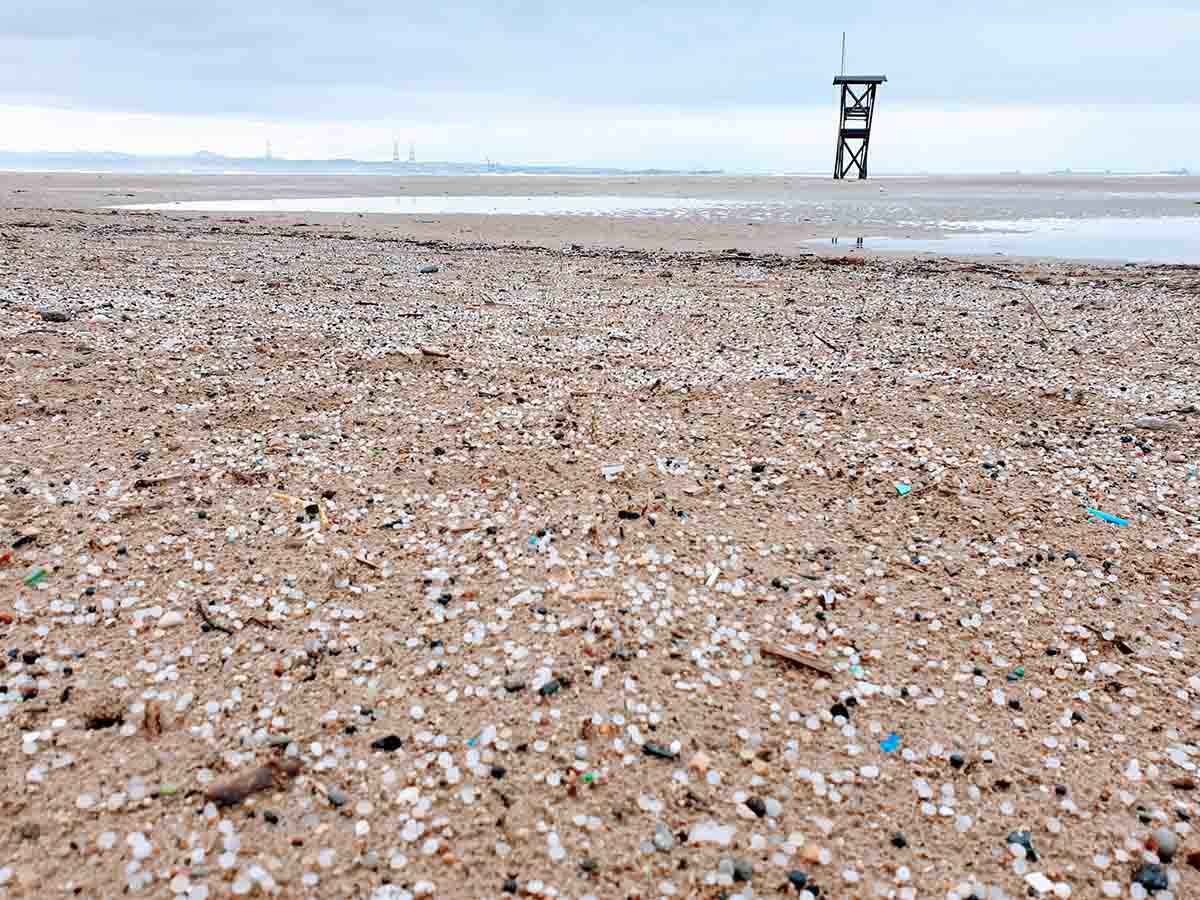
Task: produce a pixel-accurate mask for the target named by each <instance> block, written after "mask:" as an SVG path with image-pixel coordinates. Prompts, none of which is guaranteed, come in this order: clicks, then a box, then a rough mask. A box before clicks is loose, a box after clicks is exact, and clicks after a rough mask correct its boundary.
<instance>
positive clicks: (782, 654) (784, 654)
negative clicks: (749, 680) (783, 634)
mask: <svg viewBox="0 0 1200 900" xmlns="http://www.w3.org/2000/svg"><path fill="white" fill-rule="evenodd" d="M760 649H761V652H762V654H763V655H764V656H772V657H774V658H775V659H782V660H784V661H786V662H790V663H791V664H792V665H794V666H800V667H801V668H804V669H811V670H812V671H814V672H819V673H820V674H822V675H824V676H825V677H826V678H836V677H837V670H836V669H834V668H833V666H830V665H828V664H827V663H826V662H825V661H824V660H822V659H819V658H817V657H815V656H811V655H810V654H808V653H797V652H796V651H794V650H785V649H784V648H783V647H779V646H776V645H774V644H763V645H762V647H761V648H760Z"/></svg>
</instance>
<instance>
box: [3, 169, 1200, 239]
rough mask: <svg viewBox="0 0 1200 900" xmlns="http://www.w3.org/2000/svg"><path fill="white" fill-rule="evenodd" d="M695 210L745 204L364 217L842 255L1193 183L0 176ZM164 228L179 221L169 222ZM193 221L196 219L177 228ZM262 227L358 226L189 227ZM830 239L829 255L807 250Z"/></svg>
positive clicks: (26, 204)
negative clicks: (637, 213) (646, 212)
mask: <svg viewBox="0 0 1200 900" xmlns="http://www.w3.org/2000/svg"><path fill="white" fill-rule="evenodd" d="M406 195H407V196H412V195H421V196H429V195H432V196H438V195H443V196H507V197H515V196H516V197H519V196H534V197H538V196H562V195H599V196H623V195H636V196H649V197H701V198H710V199H712V200H714V201H715V202H718V203H745V204H748V205H749V208H748V209H742V208H738V209H736V210H735V211H732V212H730V213H728V214H719V213H714V214H712V215H709V216H708V217H705V216H704V215H700V214H687V215H681V216H675V215H670V216H655V217H629V216H622V217H591V216H478V215H476V216H457V215H456V216H371V217H370V218H369V219H367V220H366V223H365V224H366V225H367V227H370V228H377V229H382V230H386V231H387V232H388V233H392V234H398V235H404V236H408V237H413V238H417V239H423V240H442V239H448V240H458V241H462V240H466V241H478V242H484V243H491V244H507V243H526V244H532V245H537V246H543V247H562V246H563V245H564V244H570V243H581V244H585V245H588V246H606V247H626V248H636V249H659V248H662V249H690V250H723V249H727V248H730V247H738V248H744V249H749V250H754V251H756V252H782V253H798V252H811V251H813V250H816V251H817V252H835V253H840V252H844V250H845V249H846V245H847V244H850V245H853V243H854V240H855V238H856V237H860V236H885V237H930V236H933V237H936V236H938V235H941V234H943V233H944V229H942V228H940V227H939V225H940V224H941V223H961V222H969V221H976V220H980V219H985V220H994V219H1000V220H1010V221H1020V220H1028V219H1044V218H1084V217H1087V218H1094V217H1120V218H1135V217H1157V216H1193V217H1194V216H1196V215H1197V213H1198V212H1200V177H1112V178H1099V177H1089V176H1069V177H1067V176H1057V177H1056V176H1041V177H1032V176H989V177H938V178H876V179H871V180H869V181H866V182H859V181H845V182H840V183H839V182H834V181H833V180H832V179H829V178H811V177H807V178H801V177H782V176H781V177H770V178H766V177H721V176H716V177H643V176H637V177H627V178H608V177H601V178H563V177H518V176H477V177H467V178H440V177H419V178H412V177H409V178H405V177H402V176H398V177H395V178H381V177H374V176H362V177H358V176H355V177H347V176H336V177H319V176H303V177H299V176H296V177H264V176H258V175H228V176H210V175H205V176H185V175H181V176H161V175H147V176H135V175H112V174H103V175H99V174H94V175H89V174H80V175H63V174H20V173H10V174H0V202H2V203H3V204H4V205H6V206H10V207H13V208H26V209H34V210H35V209H42V208H47V207H51V208H57V209H88V210H96V209H100V208H104V207H108V206H115V205H129V204H145V203H172V202H178V201H196V200H238V199H243V200H256V199H257V200H265V199H270V198H300V197H347V196H350V197H390V196H406ZM166 215H168V216H171V217H178V216H180V215H184V214H182V213H166ZM187 215H196V214H187ZM199 215H207V216H208V217H209V218H214V219H220V218H230V217H236V218H245V219H250V220H253V221H255V222H263V223H272V224H285V223H287V224H296V223H299V222H308V223H317V224H321V225H345V226H354V227H360V226H362V225H363V224H364V220H363V219H362V218H361V217H360V216H358V215H356V214H342V215H334V214H324V215H321V214H316V213H305V214H287V215H270V214H263V213H255V212H246V213H237V214H213V213H210V214H203V213H201V214H199ZM834 236H838V237H839V246H838V247H836V248H826V247H824V246H823V245H822V244H821V243H810V242H811V241H813V240H814V239H824V240H829V239H830V238H832V237H834Z"/></svg>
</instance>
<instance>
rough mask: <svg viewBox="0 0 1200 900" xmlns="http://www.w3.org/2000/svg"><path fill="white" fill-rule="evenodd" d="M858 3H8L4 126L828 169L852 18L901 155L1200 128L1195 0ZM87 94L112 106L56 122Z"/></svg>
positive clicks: (855, 58)
mask: <svg viewBox="0 0 1200 900" xmlns="http://www.w3.org/2000/svg"><path fill="white" fill-rule="evenodd" d="M853 15H854V18H853V19H852V20H851V21H850V22H849V24H847V22H846V21H845V20H846V16H847V12H846V9H845V8H843V7H836V8H832V7H828V6H827V5H826V4H816V3H810V4H804V5H798V4H796V3H794V2H783V0H761V2H758V3H753V4H744V5H735V4H730V3H727V2H721V3H716V2H713V0H696V2H691V3H683V2H682V0H663V2H656V3H654V4H640V5H633V4H595V3H589V4H582V3H579V2H574V0H562V2H559V3H556V4H543V3H529V2H519V0H510V2H503V0H499V2H498V0H488V2H483V0H472V2H463V0H446V2H441V3H437V4H411V3H410V4H400V3H388V2H381V0H341V2H339V3H336V4H335V3H329V2H327V0H255V2H249V3H248V2H245V0H207V2H204V3H199V2H196V0H182V2H180V0H176V2H169V3H163V2H162V0H153V2H152V0H104V2H98V0H40V2H38V3H5V4H0V104H8V105H9V106H10V107H16V106H20V107H22V108H24V109H38V110H41V111H42V113H41V116H42V118H41V120H40V121H41V122H42V125H38V124H37V122H34V123H32V124H30V123H29V122H28V117H27V116H26V117H24V118H22V119H21V121H24V122H26V125H25V126H24V127H22V128H14V127H12V121H9V122H7V123H6V125H5V129H4V132H3V134H4V136H3V137H2V138H0V141H2V142H3V143H4V144H5V145H7V146H8V147H10V148H18V147H24V148H28V147H32V146H39V145H40V146H47V145H46V144H42V143H41V142H42V141H43V140H45V141H53V144H54V146H74V145H75V144H73V143H66V144H64V143H63V141H68V142H70V141H75V142H76V143H77V142H78V141H79V138H78V137H76V135H79V134H86V135H87V136H88V141H89V142H93V143H94V141H96V140H98V139H99V136H101V135H107V134H112V135H113V139H114V141H115V142H114V143H112V144H109V145H108V146H110V147H113V148H116V149H126V150H145V149H149V148H152V147H158V148H161V147H164V146H167V145H171V146H175V145H177V144H180V143H182V142H184V141H188V142H191V143H190V144H189V146H188V148H186V149H192V148H195V147H197V146H207V147H209V148H210V149H214V150H219V151H224V152H234V151H235V150H236V149H238V148H243V149H244V148H248V147H249V145H251V144H252V145H253V147H254V152H257V151H258V149H259V148H261V146H262V140H264V139H265V138H264V137H263V135H264V134H265V133H266V132H269V131H274V132H275V133H276V134H278V135H279V136H280V139H278V140H277V145H280V146H293V147H296V148H301V147H303V148H311V151H306V152H312V153H313V154H317V151H318V149H319V148H322V147H324V148H331V149H332V148H338V149H340V150H341V151H342V152H346V153H354V154H356V155H369V154H368V153H367V151H365V150H364V148H365V147H367V146H372V147H380V146H382V147H384V148H386V147H388V146H390V137H391V135H392V134H398V135H399V136H400V137H401V138H405V137H407V136H409V135H411V136H413V137H414V139H416V140H418V142H419V143H420V144H422V145H423V146H424V147H427V148H429V153H430V154H436V155H446V156H452V158H471V155H470V154H472V153H475V154H477V155H482V154H483V153H490V154H491V155H493V156H503V157H504V158H509V159H521V160H524V161H532V160H550V159H553V160H555V161H571V162H581V163H582V162H596V163H602V162H613V163H616V162H626V163H628V164H633V165H658V164H668V163H667V160H673V161H675V162H674V163H673V164H682V163H683V160H685V159H686V160H688V161H690V162H693V163H700V162H707V163H714V164H715V159H714V157H715V156H716V155H717V148H720V154H724V155H722V156H721V159H722V160H724V161H723V162H722V163H720V164H722V165H724V166H751V165H753V166H754V167H758V168H773V167H777V166H781V165H783V166H787V161H788V160H793V161H795V163H794V165H793V166H788V167H805V166H808V165H816V163H817V161H818V160H820V168H819V170H821V171H823V170H824V168H825V167H826V166H825V159H824V157H825V156H827V155H828V153H829V151H828V150H827V149H824V148H825V145H826V144H831V143H832V139H831V137H830V133H831V131H832V117H833V111H832V108H833V103H834V100H833V93H832V90H831V87H830V80H831V76H832V75H833V74H834V73H835V71H836V70H837V67H838V64H839V59H838V57H839V52H840V41H841V32H842V29H843V28H846V29H847V30H848V32H849V59H848V67H849V69H850V70H851V71H855V70H868V71H869V72H882V73H886V74H887V75H888V77H889V83H888V84H887V85H885V86H884V88H883V90H882V92H881V96H880V102H881V104H882V105H881V111H882V115H881V118H880V120H879V128H880V129H881V130H880V133H879V137H878V140H877V143H876V150H875V151H874V155H875V160H876V161H875V165H876V167H877V170H878V166H880V165H885V164H887V163H886V161H887V160H889V159H890V160H891V161H892V162H891V164H892V165H894V167H896V168H904V167H909V166H910V165H918V166H920V164H921V160H923V159H932V160H941V161H942V162H941V163H940V165H943V166H945V165H951V164H955V166H954V167H956V168H958V167H962V166H966V167H975V168H984V167H986V166H985V161H986V162H989V163H990V162H992V161H995V160H997V159H998V158H999V157H1001V156H1003V157H1004V158H1005V159H1010V160H1013V162H1011V163H1010V164H1007V165H1004V166H1003V167H1004V168H1012V167H1016V166H1026V165H1028V166H1030V167H1033V166H1036V165H1039V164H1041V163H1040V162H1039V161H1043V162H1044V161H1045V160H1048V159H1049V158H1051V157H1053V158H1054V159H1055V160H1061V159H1063V157H1064V155H1066V158H1068V159H1069V160H1078V159H1079V158H1080V156H1087V157H1088V158H1089V159H1090V158H1093V157H1106V158H1108V159H1110V160H1111V165H1113V166H1114V167H1117V166H1133V165H1142V164H1150V163H1149V161H1150V160H1151V159H1155V160H1156V159H1158V154H1160V153H1164V152H1167V151H1170V152H1174V153H1182V152H1184V150H1185V149H1187V148H1189V147H1194V146H1195V142H1194V140H1192V141H1191V142H1190V143H1189V142H1187V141H1185V140H1184V139H1183V135H1185V134H1194V127H1193V126H1191V125H1189V124H1188V123H1189V121H1195V120H1196V118H1197V116H1196V113H1197V112H1198V111H1200V79H1197V78H1195V77H1194V75H1193V72H1192V69H1193V62H1194V60H1195V59H1197V58H1200V9H1197V8H1195V3H1194V2H1189V3H1186V4H1185V3H1171V2H1166V0H1157V2H1154V5H1152V6H1144V7H1140V8H1113V9H1105V10H1098V8H1097V7H1096V5H1095V3H1085V2H1076V0H1048V2H1042V3H1035V2H1032V0H1009V2H1005V3H1003V4H998V3H994V2H982V0H980V2H964V3H955V4H945V3H940V2H939V3H935V2H933V0H909V2H906V3H902V4H901V3H895V2H884V0H863V2H862V3H859V4H858V5H856V6H855V7H854V8H853ZM1096 110H1103V112H1100V113H1097V112H1096ZM1166 110H1174V111H1175V113H1173V114H1178V120H1177V121H1176V123H1175V129H1176V130H1175V131H1174V132H1172V131H1171V129H1170V127H1169V123H1168V118H1169V114H1168V113H1167V112H1165V111H1166ZM68 112H72V113H73V114H74V115H75V118H74V119H71V117H70V116H67V115H65V114H66V113H68ZM11 115H12V114H11V113H10V116H11ZM80 116H83V117H85V118H86V119H87V121H88V122H89V123H90V127H89V128H87V129H83V130H80V129H78V128H74V129H67V128H65V127H64V128H62V129H60V130H59V131H57V132H54V131H53V129H50V128H49V127H48V126H47V123H50V122H61V123H65V122H67V121H68V120H71V121H75V122H81V121H83V120H84V119H82V118H80ZM139 116H149V117H150V118H138V117H139ZM35 118H36V117H35ZM201 123H204V125H203V127H201ZM1034 123H1040V124H1038V126H1037V128H1034V127H1033V125H1034ZM705 128H707V129H710V130H708V131H705V130H704V129H705ZM1069 128H1076V129H1083V130H1084V132H1085V133H1086V134H1087V135H1088V140H1089V141H1095V142H1097V143H1096V144H1095V145H1094V146H1093V145H1091V144H1088V145H1084V144H1083V143H1082V142H1081V141H1080V140H1075V141H1070V140H1069V137H1068V132H1067V129H1069ZM914 129H919V130H914ZM317 132H319V134H318V133H317ZM39 134H40V135H43V137H39V138H37V139H36V140H35V136H36V135H39ZM1129 134H1138V135H1153V137H1154V139H1156V140H1158V139H1163V140H1165V141H1166V146H1165V147H1151V146H1148V145H1138V146H1131V145H1130V141H1129V140H1128V137H1127V136H1128V135H1129ZM583 135H586V136H587V138H586V139H582V138H581V136H583ZM1016 136H1020V138H1021V140H1022V141H1026V142H1028V144H1027V145H1026V144H1018V143H1017V140H1016ZM1060 144H1063V145H1064V146H1061V147H1060V146H1059V145H1060ZM810 145H811V147H810ZM818 148H822V149H820V151H819V152H818ZM910 148H911V149H910ZM950 148H954V154H956V155H953V156H951V153H950ZM176 149H179V150H183V149H185V148H184V147H181V146H180V147H177V148H176ZM1193 152H1194V151H1193ZM294 155H300V154H299V153H298V152H297V153H295V154H294ZM318 155H325V154H318ZM1135 160H1137V161H1139V162H1135ZM1193 162H1195V161H1194V160H1193ZM1054 164H1058V163H1057V162H1056V163H1054ZM1063 164H1068V165H1077V166H1082V165H1083V163H1082V162H1065V163H1063ZM1171 164H1173V165H1180V164H1186V161H1183V162H1180V161H1179V160H1175V161H1173V162H1172V163H1171ZM926 167H927V168H933V167H935V165H934V164H932V163H931V164H929V165H928V166H926Z"/></svg>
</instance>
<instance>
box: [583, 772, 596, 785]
mask: <svg viewBox="0 0 1200 900" xmlns="http://www.w3.org/2000/svg"><path fill="white" fill-rule="evenodd" d="M583 780H584V781H586V782H587V783H588V784H591V783H592V782H593V781H595V780H596V776H595V775H594V774H593V773H591V772H584V773H583Z"/></svg>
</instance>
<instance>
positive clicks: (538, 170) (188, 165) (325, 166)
mask: <svg viewBox="0 0 1200 900" xmlns="http://www.w3.org/2000/svg"><path fill="white" fill-rule="evenodd" d="M0 169H10V170H17V171H40V172H114V173H115V172H122V173H127V174H136V173H144V174H155V175H159V174H198V173H210V174H214V173H226V174H239V173H245V174H309V175H324V174H329V175H338V174H345V175H355V174H357V175H486V174H502V175H519V174H536V175H685V174H686V175H719V174H721V170H719V169H717V170H675V169H619V168H607V167H589V166H521V165H500V164H499V163H456V162H413V163H410V162H391V161H388V162H365V161H363V160H358V159H265V158H261V157H260V158H247V157H231V156H222V155H221V154H219V153H212V152H210V151H208V150H201V151H199V152H197V153H193V154H191V155H190V156H137V155H134V154H129V153H109V152H104V153H93V152H82V151H74V152H42V151H34V152H28V153H26V152H22V153H16V152H11V151H0Z"/></svg>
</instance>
